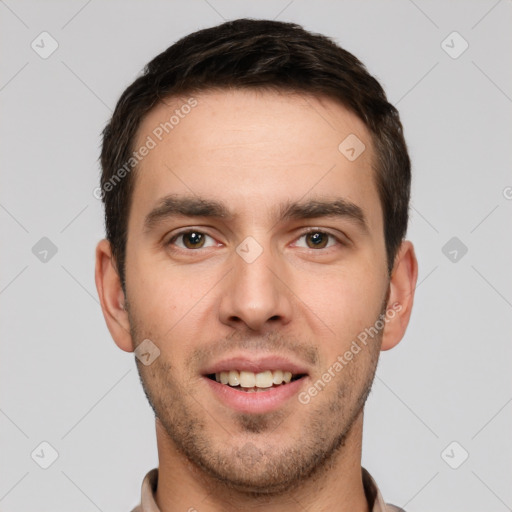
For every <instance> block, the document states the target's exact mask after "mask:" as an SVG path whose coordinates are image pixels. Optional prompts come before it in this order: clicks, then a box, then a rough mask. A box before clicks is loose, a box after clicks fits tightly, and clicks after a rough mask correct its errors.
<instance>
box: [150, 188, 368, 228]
mask: <svg viewBox="0 0 512 512" xmlns="http://www.w3.org/2000/svg"><path fill="white" fill-rule="evenodd" d="M277 211H278V214H277V219H276V224H277V223H278V222H282V221H286V220H300V219H313V218H317V217H338V218H344V219H347V220H349V221H351V222H353V223H354V224H355V225H357V226H358V227H359V228H360V229H361V230H362V231H364V232H365V233H369V228H368V222H367V219H366V216H365V214H364V211H363V209H362V208H361V207H360V206H358V205H356V204H355V203H352V202H351V201H349V200H347V199H344V198H341V197H338V198H334V199H310V200H308V201H298V202H293V201H287V202H286V203H284V204H282V205H279V207H278V209H277ZM179 216H182V217H207V218H213V219H223V220H227V221H231V220H233V219H235V218H236V217H237V215H235V214H234V213H233V212H231V211H230V210H229V209H228V208H227V207H226V206H225V205H224V204H223V203H221V202H219V201H216V200H212V199H206V198H202V197H197V196H178V195H172V194H171V195H168V196H165V197H163V198H162V199H160V200H159V202H158V203H157V206H156V207H155V208H154V209H153V210H151V212H149V213H148V215H147V216H146V218H145V220H144V231H146V232H147V231H151V230H152V229H154V228H155V227H156V226H157V225H158V224H160V223H161V222H163V221H165V220H167V219H170V218H173V217H179Z"/></svg>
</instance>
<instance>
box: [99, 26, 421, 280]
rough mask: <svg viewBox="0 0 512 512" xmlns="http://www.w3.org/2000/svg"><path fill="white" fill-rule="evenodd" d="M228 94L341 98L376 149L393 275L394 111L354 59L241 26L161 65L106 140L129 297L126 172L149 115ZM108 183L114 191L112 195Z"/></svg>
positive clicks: (113, 218) (399, 155)
mask: <svg viewBox="0 0 512 512" xmlns="http://www.w3.org/2000/svg"><path fill="white" fill-rule="evenodd" d="M222 88H260V89H262V88H263V89H277V90H289V91H294V92H302V93H309V94H314V95H318V96H326V97H330V98H334V99H335V100H337V101H339V102H340V103H341V104H343V105H344V106H345V107H346V108H348V109H349V110H351V111H352V112H354V113H355V114H356V115H357V116H358V117H359V118H361V120H362V121H363V122H364V123H365V124H366V126H367V128H368V129H369V131H370V133H371V134H372V140H373V144H374V147H375V154H376V185H377V190H378V194H379V197H380V201H381V207H382V212H383V218H384V235H385V242H386V255H387V266H388V272H389V273H390V274H391V270H392V268H393V264H394V259H395V256H396V254H397V251H398V249H399V247H400V244H401V242H402V240H403V238H404V237H405V234H406V231H407V222H408V209H409V196H410V186H411V169H410V160H409V155H408V152H407V146H406V143H405V140H404V136H403V130H402V124H401V122H400V118H399V115H398V111H397V110H396V108H395V107H394V106H393V105H391V104H390V103H389V102H388V101H387V98H386V94H385V93H384V90H383V89H382V87H381V85H380V84H379V82H378V81H377V80H376V79H375V78H373V77H372V76H371V75H370V74H369V73H368V71H367V70H366V68H365V66H364V65H363V64H362V63H361V62H360V61H359V60H358V59H357V58H356V57H354V56H353V55H352V54H351V53H349V52H347V51H346V50H344V49H342V48H340V47H339V46H338V45H336V44H335V43H334V42H333V41H332V40H331V39H329V38H327V37H325V36H323V35H320V34H313V33H310V32H308V31H306V30H304V29H303V28H302V27H300V26H299V25H296V24H293V23H284V22H277V21H269V20H252V19H238V20H234V21H228V22H226V23H223V24H221V25H218V26H216V27H212V28H207V29H204V30H199V31H198V32H194V33H192V34H190V35H188V36H186V37H184V38H182V39H180V40H179V41H178V42H176V43H175V44H173V45H172V46H170V47H169V48H168V49H167V50H165V51H164V52H162V53H161V54H160V55H158V56H157V57H155V58H154V59H153V60H152V61H151V62H150V63H149V64H147V65H146V67H145V68H144V72H143V74H142V75H141V76H140V77H139V78H137V79H136V80H135V81H134V82H133V83H132V84H131V85H130V86H129V87H128V88H127V89H126V90H125V91H124V92H123V94H122V95H121V97H120V99H119V101H118V103H117V105H116V108H115V111H114V113H113V115H112V118H111V120H110V122H109V123H108V124H107V126H106V127H105V129H104V131H103V146H102V150H101V166H102V175H101V197H102V200H103V202H104V204H105V226H106V236H107V239H108V240H109V242H110V243H111V246H112V253H113V256H114V259H115V262H116V266H117V269H118V272H119V276H120V278H121V283H122V285H123V289H124V288H125V268H124V267H125V252H126V240H127V229H128V214H129V212H130V204H131V198H132V194H133V188H134V176H133V173H129V172H126V171H125V172H124V173H122V176H123V179H117V180H116V181H115V182H114V181H113V179H114V178H116V177H117V178H119V170H120V169H122V168H123V167H124V168H125V169H126V162H127V161H129V160H130V157H131V155H132V153H133V151H134V144H135V138H136V134H137V130H138V128H139V126H140V123H141V121H142V119H143V118H144V116H145V115H146V114H147V113H148V112H149V111H150V110H151V109H152V108H153V107H154V106H156V105H157V103H158V102H160V101H161V100H163V99H166V98H168V97H170V96H175V95H181V94H191V93H195V92H201V91H207V90H211V89H222ZM109 184H110V186H109Z"/></svg>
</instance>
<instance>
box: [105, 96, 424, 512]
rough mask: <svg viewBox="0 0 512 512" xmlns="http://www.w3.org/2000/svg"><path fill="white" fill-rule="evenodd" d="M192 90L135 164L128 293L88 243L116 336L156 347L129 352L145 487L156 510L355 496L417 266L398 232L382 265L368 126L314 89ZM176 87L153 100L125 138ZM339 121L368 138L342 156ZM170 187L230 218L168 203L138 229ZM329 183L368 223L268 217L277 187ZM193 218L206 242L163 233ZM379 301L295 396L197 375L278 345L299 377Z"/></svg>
mask: <svg viewBox="0 0 512 512" xmlns="http://www.w3.org/2000/svg"><path fill="white" fill-rule="evenodd" d="M194 97H195V98H196V100H197V102H198V104H197V106H196V107H195V108H194V109H193V110H192V111H191V112H190V113H189V114H188V115H187V116H184V118H183V119H181V120H180V122H179V124H178V125H177V126H175V128H174V129H173V131H172V132H171V133H170V134H169V135H168V136H166V137H165V138H164V139H163V141H162V142H160V143H159V144H158V145H157V146H156V147H155V148H154V149H152V150H151V151H150V152H149V154H148V155H147V156H146V157H145V158H144V160H143V161H142V162H141V163H140V164H139V168H138V170H137V174H136V186H135V190H134V194H133V202H132V206H131V211H130V217H129V222H128V242H127V252H126V296H125V295H124V293H123V290H122V288H121V284H120V280H119V276H118V273H117V271H116V267H115V264H114V262H113V260H112V254H111V250H110V246H109V243H108V242H107V241H106V240H102V241H100V242H99V244H98V246H97V250H96V285H97V288H98V293H99V297H100V300H101V306H102V309H103V313H104V316H105V319H106V322H107V325H108V328H109V330H110V333H111V335H112V337H113V339H114V340H115V342H116V344H117V345H118V346H119V347H120V348H121V349H122V350H125V351H128V352H130V351H133V350H134V349H135V347H136V346H137V345H139V344H140V343H141V342H142V340H144V339H146V338H148V339H150V340H151V341H152V342H153V343H154V344H155V345H156V346H157V347H158V348H159V350H160V355H159V357H158V358H156V359H155V361H154V362H153V363H152V364H151V365H149V366H145V365H143V364H141V363H140V362H139V361H138V360H137V364H138V369H139V372H140V376H141V380H142V382H143V386H144V389H145V392H146V394H147V396H148V398H149V400H150V403H151V405H152V407H153V408H154V410H155V413H156V432H157V443H158V454H159V483H158V489H157V492H156V500H157V503H158V505H159V507H160V509H161V510H162V512H172V511H175V510H176V511H177V510H188V509H189V508H190V507H195V508H196V509H197V510H200V511H201V512H208V511H220V510H223V511H236V510H257V509H259V508H260V507H262V506H264V507H265V510H266V511H277V510H279V511H280V512H283V511H288V510H290V511H292V510H294V511H296V510H302V508H303V509H304V510H305V509H307V510H308V511H320V510H331V511H332V510H337V511H347V512H348V511H352V512H354V511H361V512H363V511H367V510H369V508H368V503H367V501H366V498H365V495H364V490H363V485H362V478H361V442H362V427H363V406H364V402H365V400H366V397H367V395H368V392H369V390H370V388H371V384H372V381H373V377H374V372H375V368H376V365H377V361H378V355H379V352H380V351H381V350H388V349H390V348H392V347H394V346H395V345H396V344H397V343H399V341H400V340H401V339H402V337H403V335H404V333H405V330H406V327H407V324H408V322H409V318H410V314H411V308H412V304H413V297H414V288H415V285H416V280H417V272H418V269H417V261H416V257H415V254H414V248H413V245H412V244H411V242H409V241H404V242H403V243H402V245H401V247H400V250H399V252H398V254H397V257H396V259H395V262H394V267H393V272H392V276H391V278H389V276H388V273H387V262H386V252H385V241H384V225H383V215H382V210H381V206H380V201H379V197H378V194H377V189H376V186H375V175H374V172H375V171H374V170H373V167H372V165H373V162H374V153H373V148H372V142H371V138H370V134H369V132H368V130H367V129H366V127H365V125H364V123H363V122H362V121H361V120H360V119H359V118H358V117H357V116H355V115H354V114H352V113H351V112H350V111H348V110H347V109H346V108H344V107H343V106H342V105H340V104H338V103H337V102H334V101H332V100H330V99H327V98H318V97H313V96H309V95H302V94H291V93H286V92H275V91H273V92H271V91H265V92H263V91H253V90H244V91H242V90H236V91H230V92H228V91H210V92H202V93H200V94H197V95H194ZM185 100H186V98H174V99H169V100H168V101H166V104H163V103H162V104H160V105H158V106H157V107H155V108H154V109H153V110H152V111H151V112H150V113H149V114H148V115H147V116H146V117H145V119H144V120H143V122H142V124H141V126H140V129H139V132H138V135H137V143H136V147H138V146H139V145H141V144H142V143H143V142H144V141H145V140H146V138H147V136H148V135H151V133H152V131H153V130H154V128H155V127H156V126H158V125H159V123H160V122H164V121H165V120H167V119H169V116H170V115H171V114H172V112H173V111H174V110H175V109H176V108H179V107H180V105H182V104H183V103H184V102H185ZM349 134H356V135H357V137H358V138H359V139H360V140H361V141H363V142H364V144H365V146H366V150H365V151H364V152H363V153H362V154H361V155H360V156H359V157H358V158H357V159H356V160H355V161H353V162H350V161H349V160H348V159H347V158H346V157H345V156H344V155H343V154H342V153H341V152H340V151H339V150H338V145H339V144H340V142H341V141H342V140H344V139H345V138H346V137H347V136H348V135H349ZM171 193H172V194H176V195H195V196H201V197H204V198H207V199H215V200H217V201H220V202H222V203H223V204H225V205H226V207H228V208H229V209H230V210H231V211H232V212H233V213H235V214H236V217H234V219H230V220H227V219H225V218H216V219H212V218H203V217H199V218H196V217H194V218H189V217H175V218H169V219H167V220H165V221H163V222H162V223H160V224H158V225H157V226H155V227H154V229H152V230H150V231H145V230H144V218H145V216H146V215H147V214H148V213H149V212H150V211H151V210H152V209H153V208H154V207H155V206H156V205H157V203H158V201H159V199H160V198H162V197H163V196H165V195H167V194H171ZM333 197H343V198H345V199H347V200H350V201H352V202H353V203H355V204H357V205H358V206H359V207H360V208H361V209H362V210H363V212H364V214H365V216H366V220H367V225H368V231H367V232H364V231H363V230H362V229H360V228H359V227H358V224H357V223H355V222H353V221H352V220H350V219H347V218H337V217H320V218H313V219H296V220H285V221H281V222H280V221H278V219H277V218H276V217H275V208H276V205H280V204H282V203H284V202H285V201H288V200H292V201H298V200H306V199H311V198H316V199H331V198H333ZM191 227H192V228H194V229H195V230H196V231H200V232H201V233H203V234H206V235H208V236H207V237H206V238H203V239H204V246H201V243H199V244H198V243H197V240H194V239H193V240H192V241H190V239H186V237H181V238H178V239H176V240H174V245H169V244H168V243H169V241H170V240H171V239H172V237H173V235H175V234H176V232H177V231H178V230H180V229H183V228H191ZM307 228H317V233H318V232H321V233H326V232H328V233H330V234H332V235H334V237H337V238H338V240H339V241H337V239H336V238H329V237H328V238H327V240H328V242H326V243H324V244H323V245H322V244H321V247H320V248H318V246H315V245H314V244H313V243H312V237H311V235H310V236H305V235H304V231H305V229H307ZM248 236H251V237H253V238H254V239H255V240H257V242H258V243H259V244H260V246H261V248H262V253H261V255H260V256H259V257H258V258H257V259H256V260H255V261H253V262H252V263H248V262H246V261H245V260H244V259H243V258H241V257H240V256H239V254H238V253H237V252H236V248H237V246H238V245H239V244H240V243H241V242H242V241H243V240H244V239H245V238H246V237H248ZM187 242H188V246H187V245H184V244H185V243H187ZM194 244H195V245H194ZM196 246H197V247H198V248H195V247H196ZM188 247H192V248H188ZM173 248H174V249H173ZM393 304H395V305H396V304H399V306H400V308H399V311H395V314H394V315H393V318H391V319H389V321H388V322H387V323H386V325H385V328H384V329H383V330H381V331H380V332H379V336H376V337H375V338H374V339H372V340H370V341H369V343H368V344H367V345H366V346H363V348H362V350H361V351H360V352H359V353H358V354H357V355H355V356H354V358H353V359H352V360H351V361H350V362H349V363H348V364H347V365H346V366H345V367H344V368H343V370H342V371H340V372H337V373H336V375H335V377H334V378H332V380H331V381H330V382H329V383H328V384H327V385H326V386H325V388H324V389H323V391H321V392H319V393H318V394H317V395H316V396H315V397H313V398H312V399H311V401H310V402H309V403H307V404H303V403H300V402H299V400H297V397H296V396H294V397H292V398H291V399H289V400H288V401H286V402H285V404H284V405H283V406H282V407H281V408H280V409H279V410H277V411H274V412H270V413H265V414H260V415H255V414H250V413H240V412H236V411H234V410H233V409H231V408H229V407H227V406H226V405H224V404H223V403H222V402H221V401H219V400H218V399H217V398H216V396H214V395H213V393H212V392H211V391H210V389H209V386H208V385H207V383H205V380H204V377H202V376H201V374H200V371H201V369H203V368H204V365H205V363H208V362H209V361H210V360H213V359H215V360H216V361H217V360H219V359H220V358H223V357H228V356H229V355H230V354H231V353H233V351H235V350H236V351H239V350H243V351H244V352H245V353H249V354H255V355H259V354H262V353H273V354H274V353H275V354H279V355H284V356H288V357H290V358H293V359H294V360H296V361H299V362H301V363H303V364H304V365H305V366H306V368H307V370H308V376H307V377H306V378H305V379H303V383H302V386H303V387H302V388H301V390H306V389H308V388H309V387H310V386H311V385H312V384H313V383H314V382H316V381H317V380H318V379H319V378H320V377H321V376H322V374H323V373H324V372H325V371H326V370H327V369H328V368H329V367H330V366H332V364H333V363H334V362H335V361H336V360H337V357H338V356H339V355H340V354H344V353H345V352H346V351H347V350H348V349H349V347H350V345H351V343H352V341H353V340H355V339H356V337H357V335H358V334H359V333H361V332H362V331H364V329H365V328H368V327H370V326H373V325H374V324H375V321H376V320H377V319H378V317H379V314H380V313H382V312H383V310H385V309H386V308H391V307H392V305H393ZM301 507H302V508H301Z"/></svg>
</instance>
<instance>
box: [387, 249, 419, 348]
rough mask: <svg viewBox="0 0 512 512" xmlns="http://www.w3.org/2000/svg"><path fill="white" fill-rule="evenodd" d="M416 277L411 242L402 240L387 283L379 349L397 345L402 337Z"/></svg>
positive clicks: (410, 307)
mask: <svg viewBox="0 0 512 512" xmlns="http://www.w3.org/2000/svg"><path fill="white" fill-rule="evenodd" d="M417 279H418V261H417V259H416V255H415V253H414V246H413V244H412V242H410V241H408V240H404V241H403V242H402V245H401V246H400V249H399V250H398V253H397V256H396V258H395V264H394V266H393V272H392V274H391V279H390V283H389V300H388V305H387V310H388V312H389V313H388V314H387V315H386V316H387V322H386V326H385V328H384V333H383V336H382V346H381V350H389V349H390V348H393V347H394V346H396V345H398V343H399V342H400V340H401V339H402V338H403V337H404V334H405V331H406V329H407V325H408V324H409V320H410V317H411V312H412V305H413V302H414V292H415V289H416V281H417Z"/></svg>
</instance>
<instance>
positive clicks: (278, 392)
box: [201, 354, 309, 414]
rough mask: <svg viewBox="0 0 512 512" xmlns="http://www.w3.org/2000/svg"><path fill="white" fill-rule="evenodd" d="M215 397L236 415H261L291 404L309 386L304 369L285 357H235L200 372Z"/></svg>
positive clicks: (306, 372) (307, 374) (307, 375)
mask: <svg viewBox="0 0 512 512" xmlns="http://www.w3.org/2000/svg"><path fill="white" fill-rule="evenodd" d="M201 375H202V377H203V382H205V383H206V384H207V390H209V392H211V393H212V395H213V396H212V398H213V399H215V400H216V401H218V402H220V404H222V405H223V406H225V407H228V408H229V409H231V410H235V411H237V412H243V413H249V414H258V413H259V414H262V413H267V412H272V411H275V410H278V409H280V408H282V407H284V406H287V405H289V401H290V399H291V398H292V397H293V396H295V395H297V393H299V391H300V390H301V389H302V388H303V387H304V386H306V384H307V381H308V380H309V373H308V371H307V369H306V368H305V367H304V366H301V365H299V364H296V363H293V362H292V361H290V360H288V359H286V358H282V357H277V356H276V357H273V356H267V357H265V358H262V359H261V358H259V359H258V358H257V357H254V355H252V357H249V356H248V355H247V354H246V355H244V356H241V357H232V358H230V359H228V360H225V361H221V362H219V363H217V364H213V365H212V366H210V367H208V368H206V369H204V371H203V372H201Z"/></svg>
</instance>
